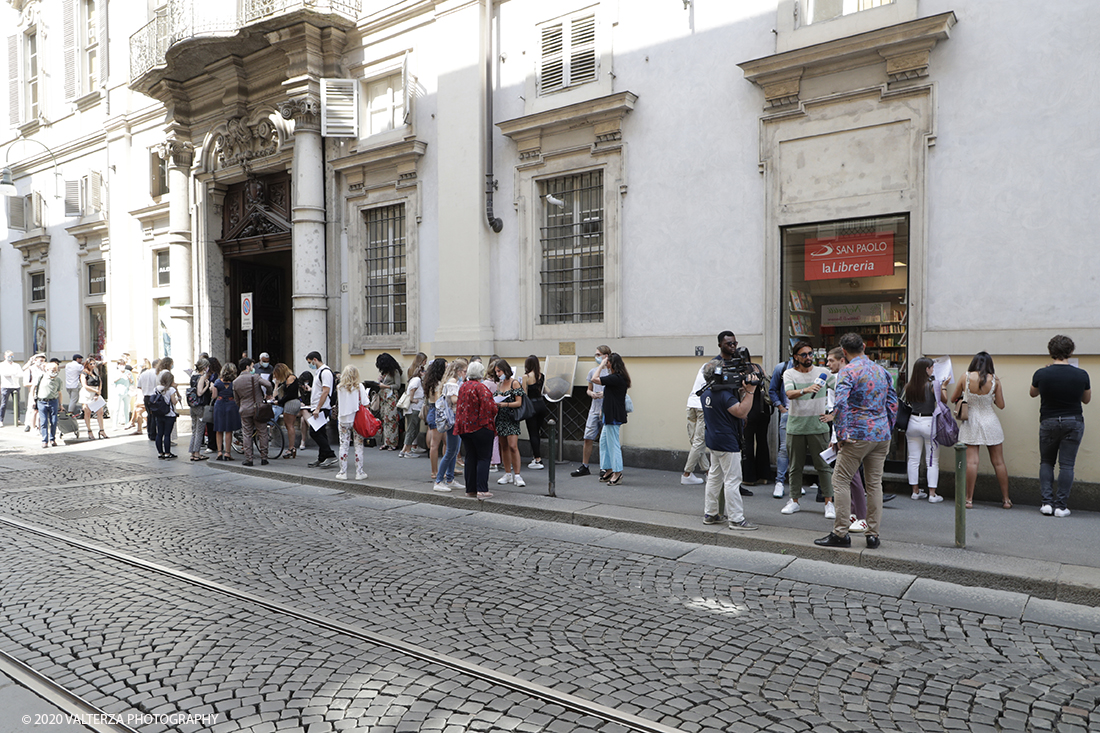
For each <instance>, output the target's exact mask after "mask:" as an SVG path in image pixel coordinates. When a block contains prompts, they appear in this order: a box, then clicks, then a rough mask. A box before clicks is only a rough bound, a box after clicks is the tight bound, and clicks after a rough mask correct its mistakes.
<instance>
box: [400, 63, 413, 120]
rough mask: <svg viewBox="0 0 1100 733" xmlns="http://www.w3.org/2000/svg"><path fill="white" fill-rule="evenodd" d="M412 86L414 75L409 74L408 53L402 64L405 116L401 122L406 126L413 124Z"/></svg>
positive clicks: (402, 93) (402, 91) (403, 115)
mask: <svg viewBox="0 0 1100 733" xmlns="http://www.w3.org/2000/svg"><path fill="white" fill-rule="evenodd" d="M412 85H413V79H412V74H410V73H409V52H408V51H406V52H405V60H404V61H403V62H402V63H401V95H402V104H403V105H404V108H403V109H402V112H403V114H402V116H401V117H402V119H401V121H402V123H404V124H406V125H408V124H410V123H411V122H412V104H413V93H412Z"/></svg>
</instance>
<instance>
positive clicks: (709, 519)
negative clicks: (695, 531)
mask: <svg viewBox="0 0 1100 733" xmlns="http://www.w3.org/2000/svg"><path fill="white" fill-rule="evenodd" d="M721 523H722V515H721V514H704V515H703V524H721Z"/></svg>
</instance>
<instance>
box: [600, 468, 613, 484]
mask: <svg viewBox="0 0 1100 733" xmlns="http://www.w3.org/2000/svg"><path fill="white" fill-rule="evenodd" d="M612 473H613V472H612V471H611V470H610V469H608V470H606V471H600V481H601V482H602V481H607V480H608V479H610V478H611V474H612Z"/></svg>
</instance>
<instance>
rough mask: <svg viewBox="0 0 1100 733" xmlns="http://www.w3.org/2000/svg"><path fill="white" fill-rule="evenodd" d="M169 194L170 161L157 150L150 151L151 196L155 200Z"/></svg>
mask: <svg viewBox="0 0 1100 733" xmlns="http://www.w3.org/2000/svg"><path fill="white" fill-rule="evenodd" d="M166 193H168V161H167V160H165V159H164V158H162V157H160V153H159V152H157V151H156V150H151V151H149V195H150V196H152V197H153V198H157V197H159V196H163V195H164V194H166Z"/></svg>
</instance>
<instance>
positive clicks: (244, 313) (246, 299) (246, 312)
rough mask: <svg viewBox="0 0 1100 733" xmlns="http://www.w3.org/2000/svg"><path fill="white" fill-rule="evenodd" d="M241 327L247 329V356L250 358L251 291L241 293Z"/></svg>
mask: <svg viewBox="0 0 1100 733" xmlns="http://www.w3.org/2000/svg"><path fill="white" fill-rule="evenodd" d="M241 329H242V330H245V331H248V357H249V358H250V359H251V358H252V293H241Z"/></svg>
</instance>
